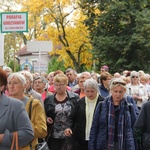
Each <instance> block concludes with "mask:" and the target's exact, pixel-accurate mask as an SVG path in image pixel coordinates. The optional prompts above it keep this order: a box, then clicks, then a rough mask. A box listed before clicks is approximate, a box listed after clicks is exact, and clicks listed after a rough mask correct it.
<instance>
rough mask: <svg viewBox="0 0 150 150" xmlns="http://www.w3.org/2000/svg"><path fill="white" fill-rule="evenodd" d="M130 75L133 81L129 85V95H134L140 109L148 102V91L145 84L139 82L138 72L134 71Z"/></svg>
mask: <svg viewBox="0 0 150 150" xmlns="http://www.w3.org/2000/svg"><path fill="white" fill-rule="evenodd" d="M130 77H131V83H129V84H128V85H127V95H131V96H132V97H133V99H134V100H135V101H136V103H137V106H138V108H139V109H140V108H141V106H142V104H143V103H145V102H147V100H148V93H147V91H146V88H145V87H144V85H143V84H141V83H140V82H139V75H138V72H136V71H132V72H131V74H130Z"/></svg>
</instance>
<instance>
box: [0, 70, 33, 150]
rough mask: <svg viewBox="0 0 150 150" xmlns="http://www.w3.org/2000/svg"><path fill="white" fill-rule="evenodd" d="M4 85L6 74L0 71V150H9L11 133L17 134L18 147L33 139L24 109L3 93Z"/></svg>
mask: <svg viewBox="0 0 150 150" xmlns="http://www.w3.org/2000/svg"><path fill="white" fill-rule="evenodd" d="M6 85H7V76H6V73H5V72H4V71H3V70H2V69H0V150H10V147H11V143H12V139H13V132H17V133H18V144H19V147H23V146H25V145H27V144H28V143H29V142H31V140H32V139H33V129H32V125H31V123H30V120H29V117H28V114H27V113H26V110H25V107H24V105H23V103H22V102H20V101H18V100H17V99H15V98H11V97H7V96H6V95H5V94H4V93H3V92H4V91H5V88H6Z"/></svg>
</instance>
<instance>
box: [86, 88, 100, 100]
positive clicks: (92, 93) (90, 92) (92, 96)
mask: <svg viewBox="0 0 150 150" xmlns="http://www.w3.org/2000/svg"><path fill="white" fill-rule="evenodd" d="M85 94H86V96H87V98H88V99H89V100H94V99H95V98H96V96H97V90H96V89H94V88H92V87H86V89H85Z"/></svg>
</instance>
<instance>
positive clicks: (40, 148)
mask: <svg viewBox="0 0 150 150" xmlns="http://www.w3.org/2000/svg"><path fill="white" fill-rule="evenodd" d="M35 150H49V147H48V144H47V142H46V141H43V142H42V143H38V144H37V145H36V147H35Z"/></svg>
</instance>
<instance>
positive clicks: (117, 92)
mask: <svg viewBox="0 0 150 150" xmlns="http://www.w3.org/2000/svg"><path fill="white" fill-rule="evenodd" d="M125 93H126V90H125V89H124V88H123V87H122V86H120V85H118V86H116V87H114V88H113V89H112V90H111V94H112V98H113V101H114V104H119V103H120V102H121V100H122V98H123V97H124V94H125Z"/></svg>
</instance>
